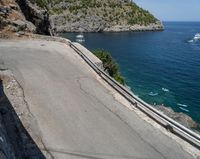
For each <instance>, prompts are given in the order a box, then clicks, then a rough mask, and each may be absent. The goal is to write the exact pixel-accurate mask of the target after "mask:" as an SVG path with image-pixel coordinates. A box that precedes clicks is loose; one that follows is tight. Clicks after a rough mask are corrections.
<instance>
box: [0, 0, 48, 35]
mask: <svg viewBox="0 0 200 159" xmlns="http://www.w3.org/2000/svg"><path fill="white" fill-rule="evenodd" d="M18 32H24V33H25V32H28V33H39V34H46V35H50V23H49V16H48V12H47V11H46V10H44V9H41V8H39V7H37V6H36V4H35V3H34V2H31V1H29V0H16V1H15V0H1V1H0V37H2V35H3V33H7V34H11V33H16V34H17V35H19V34H18ZM20 35H21V34H20Z"/></svg>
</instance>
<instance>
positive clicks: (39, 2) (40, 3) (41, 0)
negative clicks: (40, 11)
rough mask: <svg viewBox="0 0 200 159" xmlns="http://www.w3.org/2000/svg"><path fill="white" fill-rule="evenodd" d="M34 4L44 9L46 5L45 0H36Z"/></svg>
mask: <svg viewBox="0 0 200 159" xmlns="http://www.w3.org/2000/svg"><path fill="white" fill-rule="evenodd" d="M35 2H36V4H37V5H38V6H39V7H41V8H46V7H47V4H48V1H47V0H36V1H35Z"/></svg>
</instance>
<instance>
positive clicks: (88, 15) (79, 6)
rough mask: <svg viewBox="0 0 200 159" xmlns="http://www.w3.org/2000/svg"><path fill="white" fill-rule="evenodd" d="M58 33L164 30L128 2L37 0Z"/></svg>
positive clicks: (144, 11) (114, 0) (109, 0)
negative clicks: (47, 13) (48, 15)
mask: <svg viewBox="0 0 200 159" xmlns="http://www.w3.org/2000/svg"><path fill="white" fill-rule="evenodd" d="M35 2H36V3H37V5H38V6H40V7H41V8H46V9H47V10H48V11H49V13H50V20H51V25H52V27H53V28H55V30H56V31H57V32H63V31H67V32H80V31H81V32H99V31H129V30H133V31H141V30H162V29H163V27H162V25H161V23H160V22H159V21H158V19H156V18H155V17H154V16H153V15H152V14H150V13H149V12H148V11H146V10H143V9H142V8H140V7H138V6H137V5H136V4H135V3H131V2H130V1H128V0H36V1H35Z"/></svg>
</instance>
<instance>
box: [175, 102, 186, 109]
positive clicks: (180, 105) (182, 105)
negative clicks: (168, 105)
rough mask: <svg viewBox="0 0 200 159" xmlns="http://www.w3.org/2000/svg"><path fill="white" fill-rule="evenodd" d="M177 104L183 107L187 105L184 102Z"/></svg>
mask: <svg viewBox="0 0 200 159" xmlns="http://www.w3.org/2000/svg"><path fill="white" fill-rule="evenodd" d="M177 105H178V106H181V107H185V108H187V107H188V106H187V105H186V104H181V103H178V104H177Z"/></svg>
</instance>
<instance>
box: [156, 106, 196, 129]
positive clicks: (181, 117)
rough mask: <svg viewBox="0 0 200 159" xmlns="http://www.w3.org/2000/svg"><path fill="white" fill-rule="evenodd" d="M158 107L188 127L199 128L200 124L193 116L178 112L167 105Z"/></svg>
mask: <svg viewBox="0 0 200 159" xmlns="http://www.w3.org/2000/svg"><path fill="white" fill-rule="evenodd" d="M156 108H157V109H158V110H160V111H161V112H163V113H164V114H166V115H167V116H169V117H170V118H172V119H174V120H175V121H178V122H179V123H180V124H182V125H184V126H185V127H187V128H192V129H197V128H199V125H198V124H197V123H196V122H195V121H193V120H192V118H191V117H189V116H188V115H186V114H184V113H176V112H174V111H173V110H172V109H171V108H168V107H165V106H156Z"/></svg>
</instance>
